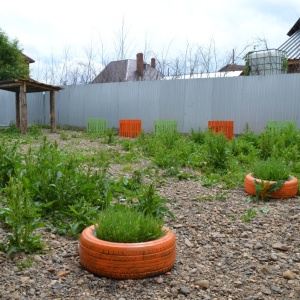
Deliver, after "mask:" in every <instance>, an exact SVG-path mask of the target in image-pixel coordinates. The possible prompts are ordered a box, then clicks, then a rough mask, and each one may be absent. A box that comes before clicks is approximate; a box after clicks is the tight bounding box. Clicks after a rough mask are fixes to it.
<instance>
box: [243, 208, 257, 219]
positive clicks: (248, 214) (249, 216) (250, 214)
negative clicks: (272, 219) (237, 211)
mask: <svg viewBox="0 0 300 300" xmlns="http://www.w3.org/2000/svg"><path fill="white" fill-rule="evenodd" d="M256 215H257V211H256V210H255V209H252V208H250V209H248V210H247V211H246V212H245V213H244V215H243V219H242V222H249V221H251V220H252V219H253V218H254V217H255V216H256Z"/></svg>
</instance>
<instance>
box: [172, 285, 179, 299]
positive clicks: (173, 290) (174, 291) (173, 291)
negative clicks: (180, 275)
mask: <svg viewBox="0 0 300 300" xmlns="http://www.w3.org/2000/svg"><path fill="white" fill-rule="evenodd" d="M171 294H172V296H173V297H174V298H175V297H177V296H178V290H177V288H175V287H172V288H171Z"/></svg>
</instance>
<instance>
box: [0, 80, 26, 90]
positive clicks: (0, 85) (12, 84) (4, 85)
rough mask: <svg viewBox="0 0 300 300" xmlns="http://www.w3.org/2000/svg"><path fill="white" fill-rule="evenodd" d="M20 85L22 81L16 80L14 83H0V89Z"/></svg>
mask: <svg viewBox="0 0 300 300" xmlns="http://www.w3.org/2000/svg"><path fill="white" fill-rule="evenodd" d="M21 85H22V83H20V82H16V83H6V84H5V83H1V84H0V89H3V90H5V89H11V88H15V87H19V86H21Z"/></svg>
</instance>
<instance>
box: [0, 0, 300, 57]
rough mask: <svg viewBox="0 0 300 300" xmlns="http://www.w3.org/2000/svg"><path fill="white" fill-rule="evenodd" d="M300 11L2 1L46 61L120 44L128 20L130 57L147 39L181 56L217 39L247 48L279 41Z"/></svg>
mask: <svg viewBox="0 0 300 300" xmlns="http://www.w3.org/2000/svg"><path fill="white" fill-rule="evenodd" d="M299 17H300V1H299V0H284V1H282V0H251V1H249V0H247V1H246V0H226V1H224V0H210V1H207V0H152V1H137V0H126V1H125V0H107V1H100V0H86V1H78V0H72V1H70V0H60V1H58V0H51V1H46V2H44V1H40V0H32V1H31V0H28V1H26V2H24V1H21V0H14V1H3V2H1V8H0V28H1V29H2V30H3V31H4V32H5V33H6V34H7V35H8V36H9V37H10V38H17V39H18V40H19V42H20V44H21V45H22V48H23V52H24V53H25V54H26V55H28V56H29V57H31V58H33V59H34V60H35V61H38V60H42V59H44V58H45V57H50V56H54V57H55V56H60V55H62V53H63V51H64V49H66V48H69V49H71V50H72V52H73V53H74V55H75V56H80V55H82V53H83V51H84V48H88V47H90V46H91V45H92V46H93V47H95V48H96V47H98V48H99V45H100V44H102V45H103V46H104V47H105V51H108V52H109V51H113V48H114V43H115V41H116V38H117V37H118V35H119V33H120V30H121V27H122V22H123V24H124V29H125V31H126V33H127V41H128V43H129V45H130V51H128V53H127V55H128V57H127V58H132V59H135V56H136V53H138V52H143V50H144V48H145V47H144V45H145V41H147V43H149V44H150V47H151V49H152V50H153V51H154V52H155V53H163V52H166V51H167V49H168V48H169V51H170V53H169V54H170V55H173V56H176V55H177V53H178V52H181V53H182V52H184V51H185V49H186V47H187V44H189V45H193V44H195V45H202V46H205V45H209V44H210V41H211V40H213V41H214V43H215V47H216V48H217V49H219V51H221V52H222V51H231V50H232V49H236V51H237V52H238V51H241V50H242V49H243V48H244V47H245V46H246V45H248V44H250V43H252V42H253V41H254V40H255V39H257V38H264V39H266V41H267V43H268V47H269V48H278V47H279V46H280V45H281V44H283V42H285V41H286V40H287V39H288V36H287V35H286V34H287V32H288V31H289V29H290V28H291V27H292V26H293V25H294V23H295V22H296V21H297V20H298V18H299ZM119 36H120V35H119ZM100 41H101V43H100ZM170 49H172V50H170ZM176 51H177V53H175V52H176Z"/></svg>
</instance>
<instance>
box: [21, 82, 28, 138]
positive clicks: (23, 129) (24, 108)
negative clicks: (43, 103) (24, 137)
mask: <svg viewBox="0 0 300 300" xmlns="http://www.w3.org/2000/svg"><path fill="white" fill-rule="evenodd" d="M20 102H21V133H22V134H26V133H27V100H26V83H25V82H23V84H22V85H21V86H20Z"/></svg>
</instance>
